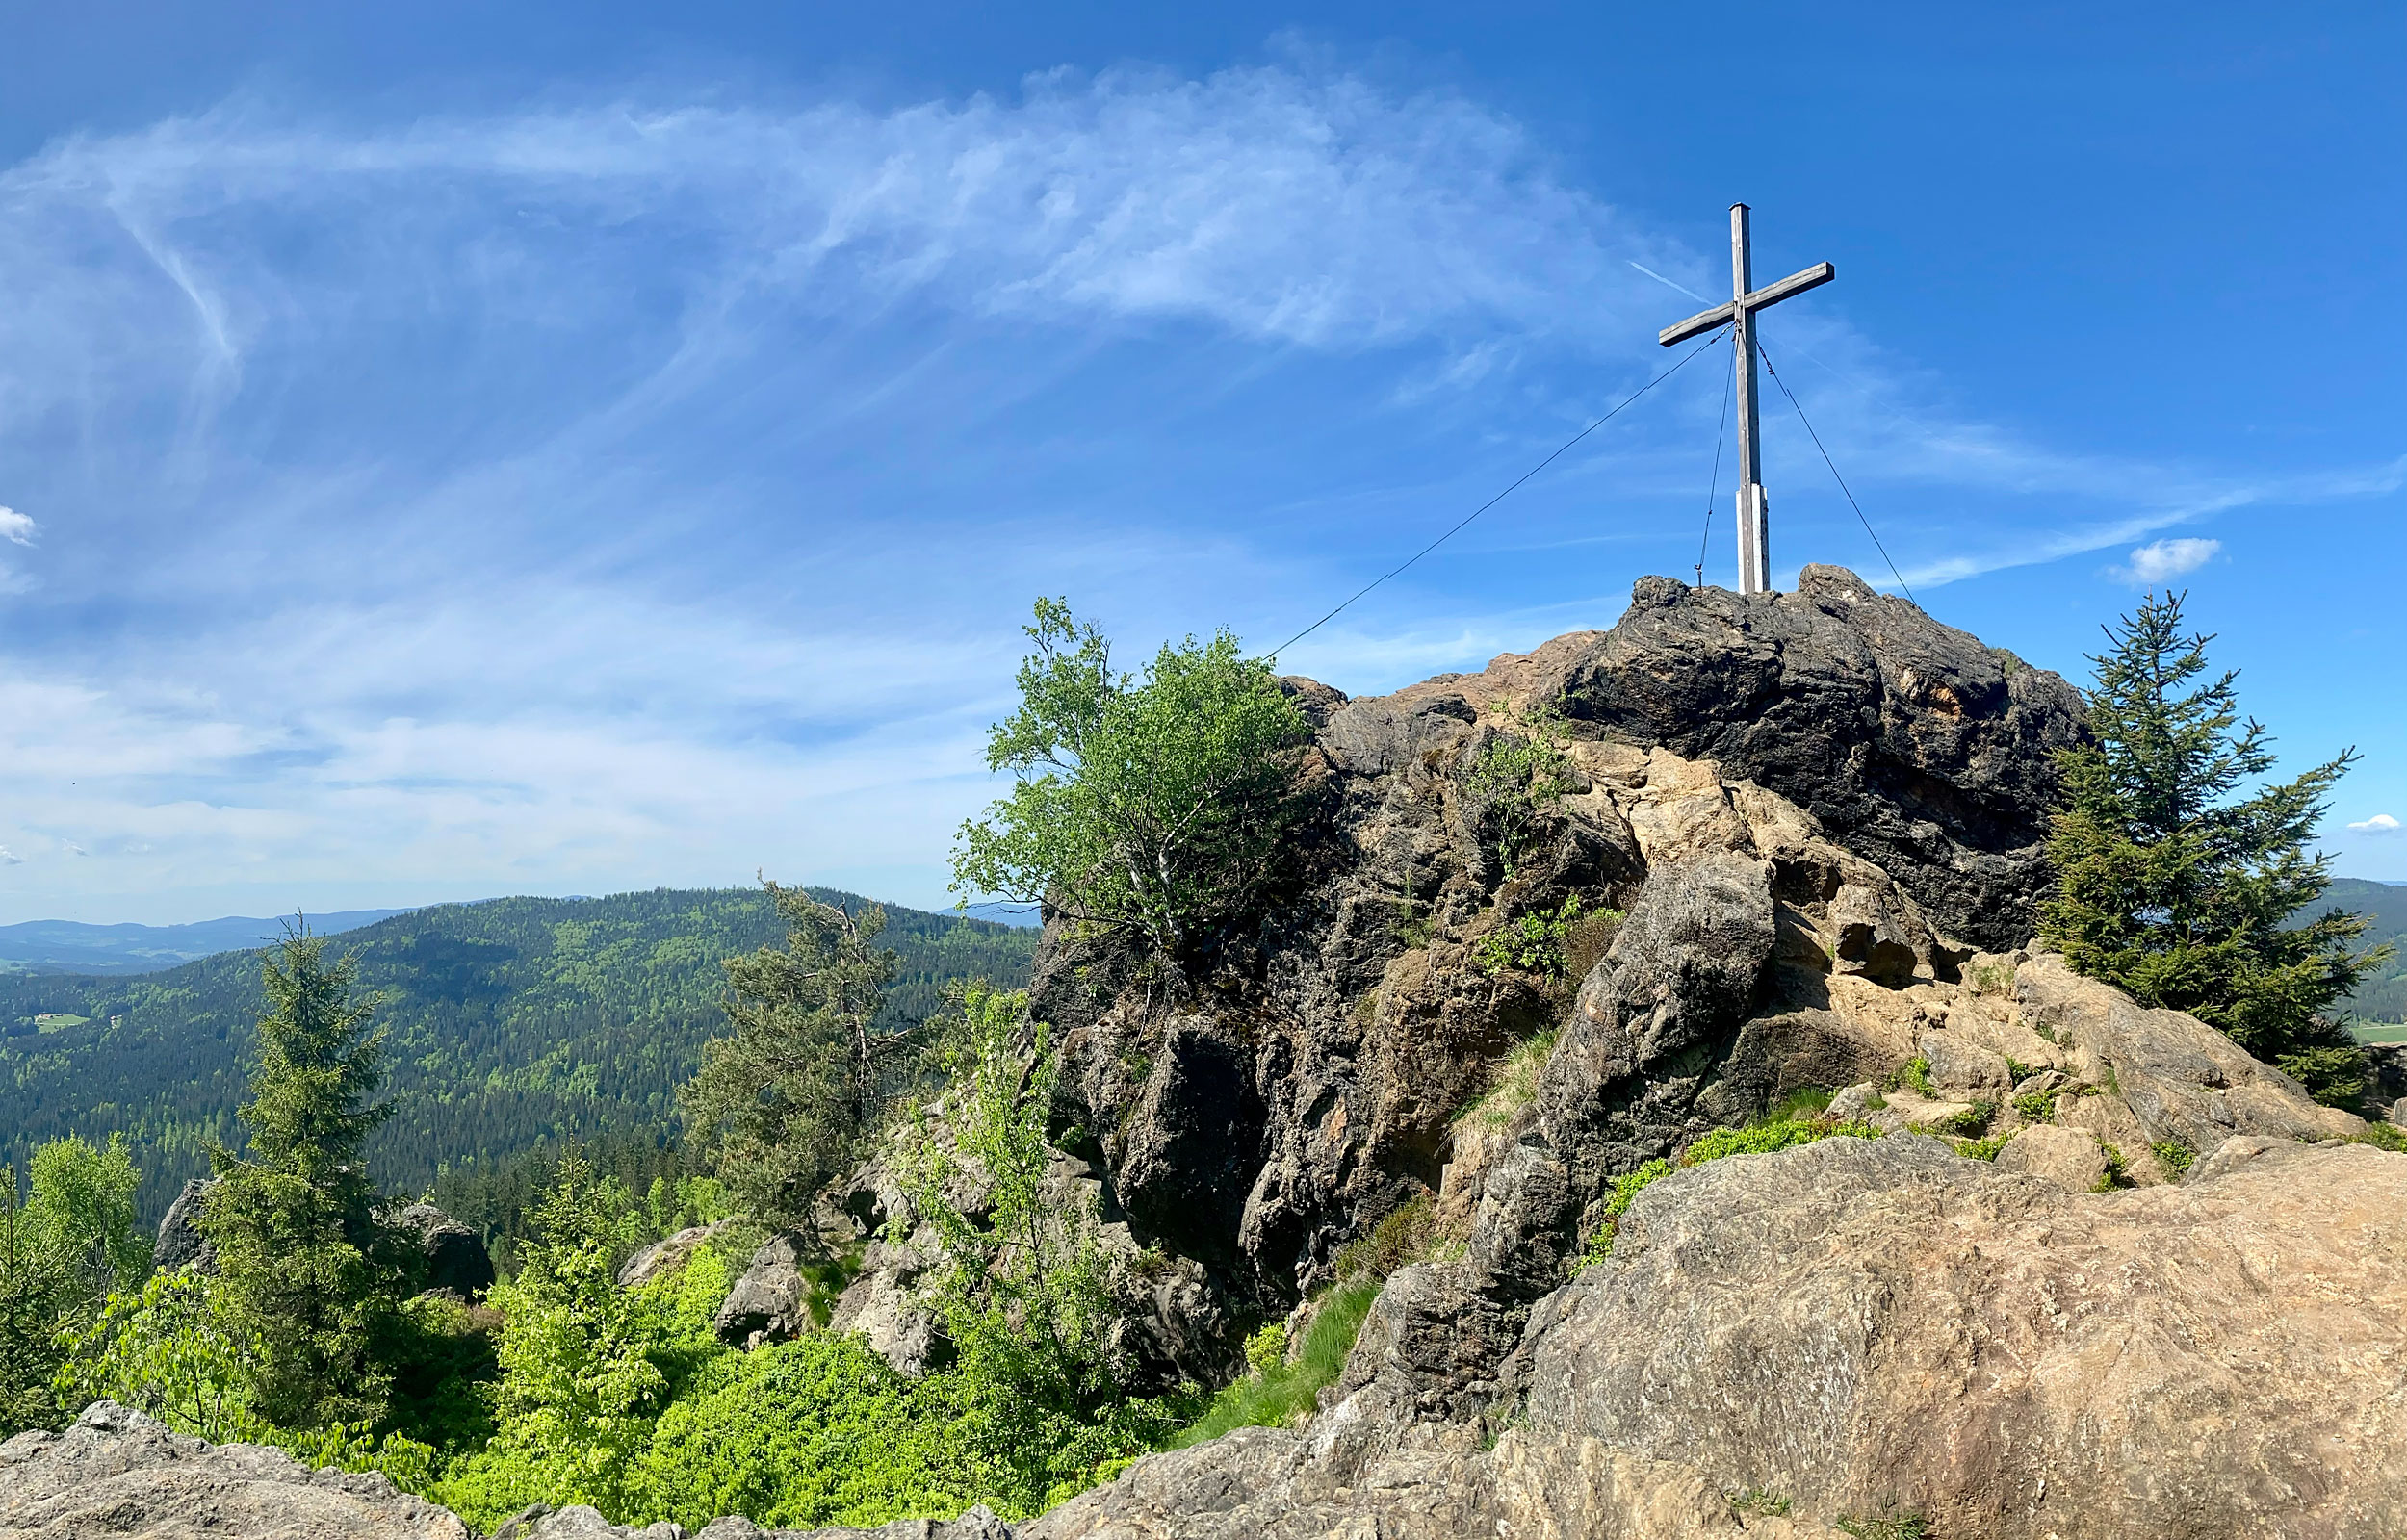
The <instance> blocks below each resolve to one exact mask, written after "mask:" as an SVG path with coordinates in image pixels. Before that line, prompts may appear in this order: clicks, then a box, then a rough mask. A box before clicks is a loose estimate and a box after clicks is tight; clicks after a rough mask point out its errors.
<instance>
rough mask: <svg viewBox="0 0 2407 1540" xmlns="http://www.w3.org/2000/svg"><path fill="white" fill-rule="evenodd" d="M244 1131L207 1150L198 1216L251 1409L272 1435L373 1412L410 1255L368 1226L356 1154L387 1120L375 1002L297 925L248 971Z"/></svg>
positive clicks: (372, 1220)
mask: <svg viewBox="0 0 2407 1540" xmlns="http://www.w3.org/2000/svg"><path fill="white" fill-rule="evenodd" d="M261 979H262V982H263V983H264V985H265V986H266V989H267V996H268V1010H267V1012H266V1014H263V1015H262V1016H261V1017H260V1018H259V1039H258V1059H257V1062H256V1064H255V1065H254V1066H253V1068H252V1071H251V1077H250V1098H249V1100H247V1101H246V1102H244V1103H243V1105H242V1107H241V1109H240V1110H239V1116H240V1117H241V1118H242V1121H243V1126H244V1128H245V1129H246V1131H247V1132H248V1134H249V1146H248V1149H247V1150H246V1152H245V1153H244V1154H243V1155H240V1156H237V1155H236V1154H234V1153H233V1152H232V1151H229V1150H226V1149H223V1148H220V1149H218V1150H216V1151H215V1152H214V1153H213V1160H214V1164H215V1165H216V1168H217V1171H218V1174H219V1176H220V1177H221V1178H222V1180H221V1181H220V1183H219V1184H218V1186H217V1187H216V1188H214V1189H213V1190H212V1191H211V1193H210V1196H209V1199H208V1204H207V1210H206V1213H205V1215H204V1217H203V1219H202V1220H201V1227H202V1230H203V1232H204V1233H205V1234H206V1235H207V1236H208V1237H209V1240H210V1243H211V1245H212V1246H213V1247H214V1248H215V1251H216V1254H217V1267H218V1275H219V1277H218V1284H217V1288H218V1289H219V1290H220V1293H221V1301H222V1304H223V1307H224V1309H225V1311H226V1314H227V1316H228V1319H229V1320H230V1321H231V1322H233V1324H234V1325H235V1327H236V1328H237V1332H238V1335H239V1336H240V1337H241V1338H242V1339H243V1340H245V1341H247V1342H249V1343H250V1344H252V1345H253V1350H252V1361H251V1363H250V1364H249V1373H250V1377H251V1404H252V1406H253V1408H254V1409H255V1410H256V1411H257V1412H258V1413H259V1414H260V1415H261V1416H263V1417H265V1418H266V1419H267V1420H268V1421H269V1422H271V1423H274V1424H278V1425H280V1426H284V1427H295V1428H300V1427H313V1426H320V1425H323V1424H328V1423H334V1422H345V1423H350V1424H361V1423H366V1422H373V1421H374V1420H375V1418H377V1417H378V1416H379V1415H381V1413H382V1411H383V1409H384V1403H385V1398H386V1395H387V1393H388V1391H389V1389H390V1386H389V1382H388V1379H387V1376H386V1375H385V1374H384V1373H382V1371H381V1370H380V1368H379V1366H378V1362H377V1359H378V1356H379V1352H380V1349H383V1348H385V1347H388V1346H389V1345H390V1342H391V1340H392V1333H393V1327H394V1322H395V1317H396V1313H397V1309H398V1306H399V1303H400V1300H401V1296H402V1294H403V1292H404V1290H405V1288H406V1285H407V1283H408V1281H409V1280H408V1278H407V1276H406V1271H407V1261H408V1254H407V1252H406V1250H405V1248H404V1246H403V1245H402V1244H401V1240H400V1238H399V1237H398V1236H396V1235H395V1234H393V1233H392V1232H390V1231H389V1230H387V1229H386V1228H385V1226H383V1225H382V1224H381V1223H380V1222H379V1216H378V1213H377V1207H378V1205H377V1194H376V1191H375V1186H374V1185H373V1184H372V1183H371V1182H370V1181H369V1179H368V1168H367V1164H366V1162H365V1160H364V1158H363V1155H362V1146H363V1145H364V1144H365V1143H366V1142H367V1139H368V1136H369V1135H370V1134H372V1133H374V1132H375V1129H376V1127H377V1126H378V1125H379V1124H381V1123H382V1122H383V1121H384V1120H385V1119H386V1118H387V1117H391V1116H392V1112H393V1108H392V1104H391V1103H390V1102H378V1101H376V1100H375V1094H376V1091H377V1090H378V1089H379V1088H380V1087H381V1086H382V1084H383V1081H384V1067H383V1052H382V1049H383V1034H382V1033H381V1032H375V1031H371V1030H370V1029H369V1026H368V1021H369V1018H370V1016H372V1015H373V1014H375V1007H376V1002H375V999H373V998H365V999H363V998H361V997H359V995H358V993H357V987H358V971H357V965H356V963H355V962H354V960H353V959H352V958H350V957H348V956H347V957H345V958H343V959H342V960H341V961H339V962H336V963H328V962H327V961H326V956H325V938H324V937H318V936H311V935H309V934H308V933H307V930H306V929H305V928H302V929H299V930H296V931H294V932H292V933H290V934H288V935H287V936H286V937H285V938H284V939H283V941H282V942H280V943H279V944H278V945H276V946H274V947H272V948H271V949H270V950H269V951H268V953H267V956H266V960H265V963H263V965H262V968H261Z"/></svg>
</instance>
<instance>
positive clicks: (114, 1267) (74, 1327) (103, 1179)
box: [0, 1135, 150, 1433]
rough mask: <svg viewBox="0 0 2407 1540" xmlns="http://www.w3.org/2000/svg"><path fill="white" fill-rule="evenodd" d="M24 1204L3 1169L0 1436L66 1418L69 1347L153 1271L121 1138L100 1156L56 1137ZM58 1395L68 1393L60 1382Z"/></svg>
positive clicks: (39, 1156)
mask: <svg viewBox="0 0 2407 1540" xmlns="http://www.w3.org/2000/svg"><path fill="white" fill-rule="evenodd" d="M31 1166H32V1170H31V1173H30V1176H31V1181H30V1187H31V1191H30V1192H29V1193H27V1195H26V1197H25V1199H24V1201H23V1203H22V1204H21V1205H20V1204H19V1202H18V1199H17V1192H16V1174H15V1172H13V1171H9V1170H6V1169H5V1168H0V1430H5V1432H7V1433H13V1432H17V1431H20V1430H22V1429H23V1428H26V1427H30V1426H33V1425H35V1424H38V1423H41V1422H46V1421H55V1420H56V1414H57V1413H59V1412H63V1411H66V1410H68V1408H66V1407H65V1405H64V1404H63V1403H58V1402H54V1400H53V1389H54V1382H56V1381H57V1376H58V1373H59V1371H60V1370H61V1369H62V1367H64V1365H65V1360H66V1345H67V1343H68V1342H69V1341H71V1340H72V1339H73V1338H75V1337H76V1336H77V1335H78V1334H80V1333H81V1332H82V1331H84V1330H85V1329H86V1328H88V1327H89V1326H90V1325H91V1322H93V1320H94V1319H95V1318H97V1317H98V1316H99V1315H100V1313H101V1310H102V1307H103V1305H104V1304H105V1303H107V1302H108V1300H109V1296H110V1293H111V1291H112V1290H115V1289H118V1288H130V1287H132V1286H133V1285H134V1284H135V1283H136V1282H138V1281H139V1280H140V1279H141V1278H142V1275H143V1274H144V1273H145V1272H147V1271H149V1270H150V1246H149V1244H148V1243H147V1242H145V1241H143V1240H142V1238H141V1236H139V1235H138V1234H137V1233H136V1232H135V1228H134V1191H135V1189H136V1188H137V1187H139V1186H140V1185H141V1183H142V1176H141V1173H140V1172H138V1171H136V1170H135V1169H134V1162H133V1158H132V1157H131V1156H130V1155H128V1154H127V1153H126V1146H125V1140H124V1138H123V1136H121V1135H120V1136H118V1137H116V1138H115V1139H112V1140H111V1141H110V1142H109V1144H108V1147H107V1148H105V1149H103V1148H99V1147H96V1146H94V1145H92V1144H91V1143H88V1142H85V1141H83V1140H80V1139H60V1140H53V1141H51V1142H49V1143H46V1144H44V1145H42V1146H41V1147H40V1148H39V1149H38V1150H36V1151H35V1152H34V1158H33V1161H32V1162H31ZM57 1388H58V1389H61V1390H65V1388H66V1387H65V1385H64V1384H63V1383H59V1384H58V1385H57Z"/></svg>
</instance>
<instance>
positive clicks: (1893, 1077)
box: [1881, 1055, 1939, 1100]
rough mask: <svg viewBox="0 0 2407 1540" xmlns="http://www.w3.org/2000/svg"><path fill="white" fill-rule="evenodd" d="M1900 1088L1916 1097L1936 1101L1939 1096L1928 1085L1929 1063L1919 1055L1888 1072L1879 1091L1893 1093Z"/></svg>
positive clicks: (1934, 1089)
mask: <svg viewBox="0 0 2407 1540" xmlns="http://www.w3.org/2000/svg"><path fill="white" fill-rule="evenodd" d="M1901 1086H1902V1087H1904V1088H1905V1089H1907V1090H1909V1091H1913V1092H1914V1093H1915V1094H1916V1095H1918V1096H1925V1097H1928V1098H1930V1099H1932V1100H1936V1099H1937V1098H1938V1095H1939V1091H1938V1088H1937V1087H1935V1086H1933V1085H1932V1084H1931V1083H1930V1061H1929V1060H1928V1059H1925V1058H1923V1057H1921V1056H1920V1055H1916V1056H1915V1057H1914V1058H1911V1059H1908V1060H1906V1061H1905V1063H1903V1064H1902V1065H1898V1066H1897V1067H1896V1068H1895V1069H1892V1070H1890V1071H1889V1076H1888V1079H1887V1080H1885V1081H1884V1082H1882V1084H1881V1089H1882V1090H1883V1091H1895V1090H1897V1089H1898V1088H1899V1087H1901Z"/></svg>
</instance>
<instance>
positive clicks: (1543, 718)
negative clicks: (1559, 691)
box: [1468, 706, 1578, 879]
mask: <svg viewBox="0 0 2407 1540" xmlns="http://www.w3.org/2000/svg"><path fill="white" fill-rule="evenodd" d="M1516 716H1517V720H1518V723H1519V725H1520V727H1521V729H1522V732H1521V734H1520V735H1518V736H1516V735H1514V734H1511V733H1501V734H1499V735H1497V736H1496V737H1495V738H1492V739H1490V740H1489V742H1488V745H1487V747H1486V748H1484V749H1482V750H1481V751H1480V752H1479V755H1478V756H1477V757H1475V758H1474V759H1473V760H1472V761H1471V770H1470V776H1469V778H1468V779H1469V783H1470V790H1471V794H1472V796H1473V797H1475V798H1476V799H1478V801H1479V803H1480V804H1481V809H1482V813H1481V816H1482V818H1483V820H1484V821H1485V822H1486V823H1487V825H1488V828H1489V830H1490V834H1491V837H1492V838H1493V840H1494V842H1495V848H1496V857H1497V863H1498V864H1499V865H1500V866H1501V867H1502V868H1503V872H1504V875H1505V877H1506V878H1507V879H1510V878H1511V877H1512V876H1513V874H1514V872H1515V871H1517V870H1518V869H1519V868H1520V864H1521V862H1522V861H1523V860H1527V859H1528V857H1529V854H1530V852H1531V851H1532V850H1533V849H1535V848H1536V846H1537V843H1538V839H1539V836H1540V833H1541V832H1542V831H1543V829H1544V826H1545V818H1546V814H1547V811H1548V809H1551V808H1552V807H1553V806H1554V805H1555V804H1556V803H1558V802H1561V801H1562V800H1563V797H1564V794H1565V793H1566V792H1567V791H1570V790H1571V789H1572V788H1573V787H1574V786H1576V785H1577V784H1578V772H1577V770H1576V769H1575V768H1574V767H1573V765H1572V763H1571V755H1570V748H1569V745H1570V733H1569V732H1568V731H1567V727H1566V722H1565V720H1564V716H1563V713H1562V712H1561V711H1560V710H1559V709H1557V708H1555V707H1553V706H1524V707H1522V708H1521V710H1520V711H1519V712H1517V713H1516Z"/></svg>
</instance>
